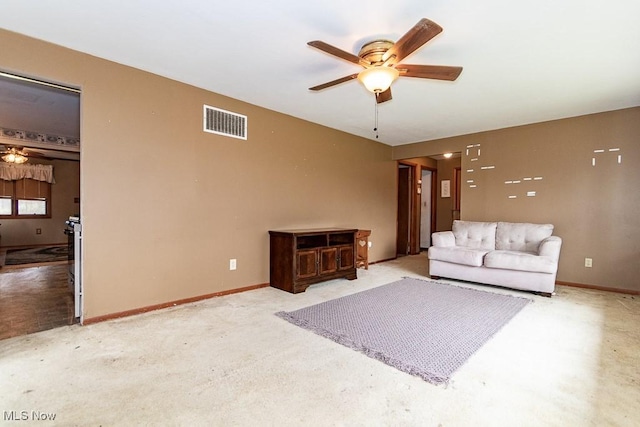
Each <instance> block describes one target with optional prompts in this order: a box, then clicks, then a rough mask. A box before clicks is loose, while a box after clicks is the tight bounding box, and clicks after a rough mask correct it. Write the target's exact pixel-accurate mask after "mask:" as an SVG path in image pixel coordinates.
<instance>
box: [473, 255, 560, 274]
mask: <svg viewBox="0 0 640 427" xmlns="http://www.w3.org/2000/svg"><path fill="white" fill-rule="evenodd" d="M484 266H485V267H488V268H502V269H505V270H518V271H533V272H537V273H550V274H553V273H555V272H556V270H557V268H558V264H557V262H556V261H554V260H553V259H551V258H550V257H546V256H539V255H536V254H534V253H532V252H519V251H491V252H489V253H488V254H487V255H486V256H485V257H484Z"/></svg>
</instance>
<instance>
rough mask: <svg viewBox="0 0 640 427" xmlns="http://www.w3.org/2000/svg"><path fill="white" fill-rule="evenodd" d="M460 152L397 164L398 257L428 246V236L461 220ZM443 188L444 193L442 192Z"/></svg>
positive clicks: (412, 253)
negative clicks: (456, 220)
mask: <svg viewBox="0 0 640 427" xmlns="http://www.w3.org/2000/svg"><path fill="white" fill-rule="evenodd" d="M461 182H462V167H461V153H459V152H458V153H447V154H446V155H445V154H440V155H433V156H425V157H416V158H411V159H403V160H399V161H398V217H397V248H396V253H397V256H405V255H415V254H418V253H420V251H422V250H426V249H428V248H429V247H430V246H431V234H432V233H433V232H436V231H445V230H451V228H452V224H453V221H454V220H455V219H459V218H460V209H461V187H462V185H461ZM443 189H446V191H443Z"/></svg>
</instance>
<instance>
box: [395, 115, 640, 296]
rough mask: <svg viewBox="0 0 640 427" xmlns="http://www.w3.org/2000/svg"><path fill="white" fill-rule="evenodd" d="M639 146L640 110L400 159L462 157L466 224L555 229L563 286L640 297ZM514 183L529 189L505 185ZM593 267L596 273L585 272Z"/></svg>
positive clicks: (423, 147)
mask: <svg viewBox="0 0 640 427" xmlns="http://www.w3.org/2000/svg"><path fill="white" fill-rule="evenodd" d="M639 136H640V108H630V109H625V110H619V111H612V112H607V113H601V114H592V115H588V116H582V117H576V118H570V119H563V120H556V121H551V122H545V123H538V124H533V125H527V126H519V127H514V128H508V129H501V130H496V131H491V132H483V133H477V134H473V135H465V136H460V137H455V138H446V139H441V140H437V141H430V142H423V143H418V144H411V145H406V146H400V147H395V148H394V153H393V156H394V158H396V159H403V158H411V157H418V156H427V155H434V154H439V153H444V152H446V151H462V154H463V157H462V178H463V187H462V201H461V202H462V212H461V215H462V219H466V220H480V221H526V222H536V223H547V222H548V223H552V224H554V225H555V234H557V235H559V236H561V237H562V238H563V248H562V253H561V257H560V267H559V271H558V280H560V281H564V282H572V283H580V284H589V285H596V286H603V287H609V288H619V289H628V290H634V291H638V290H640V280H639V279H638V278H639V277H640V262H639V260H640V215H638V211H639V210H640V191H639V190H638V186H639V185H640V167H638V165H639V163H640V145H639V144H638V137H639ZM476 144H480V147H479V148H480V149H481V152H480V155H479V156H478V153H477V148H478V147H472V148H471V149H470V153H469V155H466V147H467V146H468V145H476ZM610 148H619V149H620V151H619V152H609V151H608V150H609V149H610ZM599 149H604V150H606V151H605V153H594V150H599ZM618 154H620V155H622V163H621V164H618V163H617V155H618ZM594 157H595V158H596V166H592V159H593V158H594ZM474 158H477V159H478V160H475V161H472V159H474ZM481 166H495V169H485V170H482V169H481V168H480V167H481ZM469 169H473V170H474V172H472V173H469V172H467V170H469ZM527 177H529V178H533V177H542V180H539V181H523V179H524V178H527ZM469 179H473V180H474V184H476V185H477V187H476V188H470V187H469V184H466V181H467V180H469ZM513 180H521V181H522V183H520V184H505V182H506V181H513ZM465 184H466V185H465ZM529 191H535V192H536V196H535V197H527V196H526V194H527V192H529ZM510 195H515V196H517V198H515V199H509V198H508V196H510ZM586 257H589V258H592V259H593V267H592V268H586V267H584V262H585V261H584V259H585V258H586Z"/></svg>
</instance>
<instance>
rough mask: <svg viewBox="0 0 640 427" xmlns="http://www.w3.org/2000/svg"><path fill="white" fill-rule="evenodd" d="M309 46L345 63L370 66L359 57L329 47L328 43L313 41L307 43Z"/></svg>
mask: <svg viewBox="0 0 640 427" xmlns="http://www.w3.org/2000/svg"><path fill="white" fill-rule="evenodd" d="M307 44H308V45H309V46H312V47H315V48H316V49H320V50H321V51H323V52H326V53H328V54H330V55H333V56H337V57H338V58H341V59H344V60H346V61H349V62H353V63H354V64H358V65H362V66H369V65H371V63H370V62H369V61H365V60H364V59H362V58H360V57H359V56H356V55H354V54H352V53H349V52H345V51H344V50H342V49H338V48H337V47H335V46H331V45H330V44H328V43H325V42H323V41H320V40H314V41H311V42H308V43H307Z"/></svg>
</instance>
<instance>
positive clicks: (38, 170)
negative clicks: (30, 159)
mask: <svg viewBox="0 0 640 427" xmlns="http://www.w3.org/2000/svg"><path fill="white" fill-rule="evenodd" d="M24 178H31V179H35V180H36V181H45V182H48V183H49V184H55V182H56V180H55V179H54V178H53V166H52V165H15V164H11V163H0V179H3V180H5V181H17V180H19V179H24Z"/></svg>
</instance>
